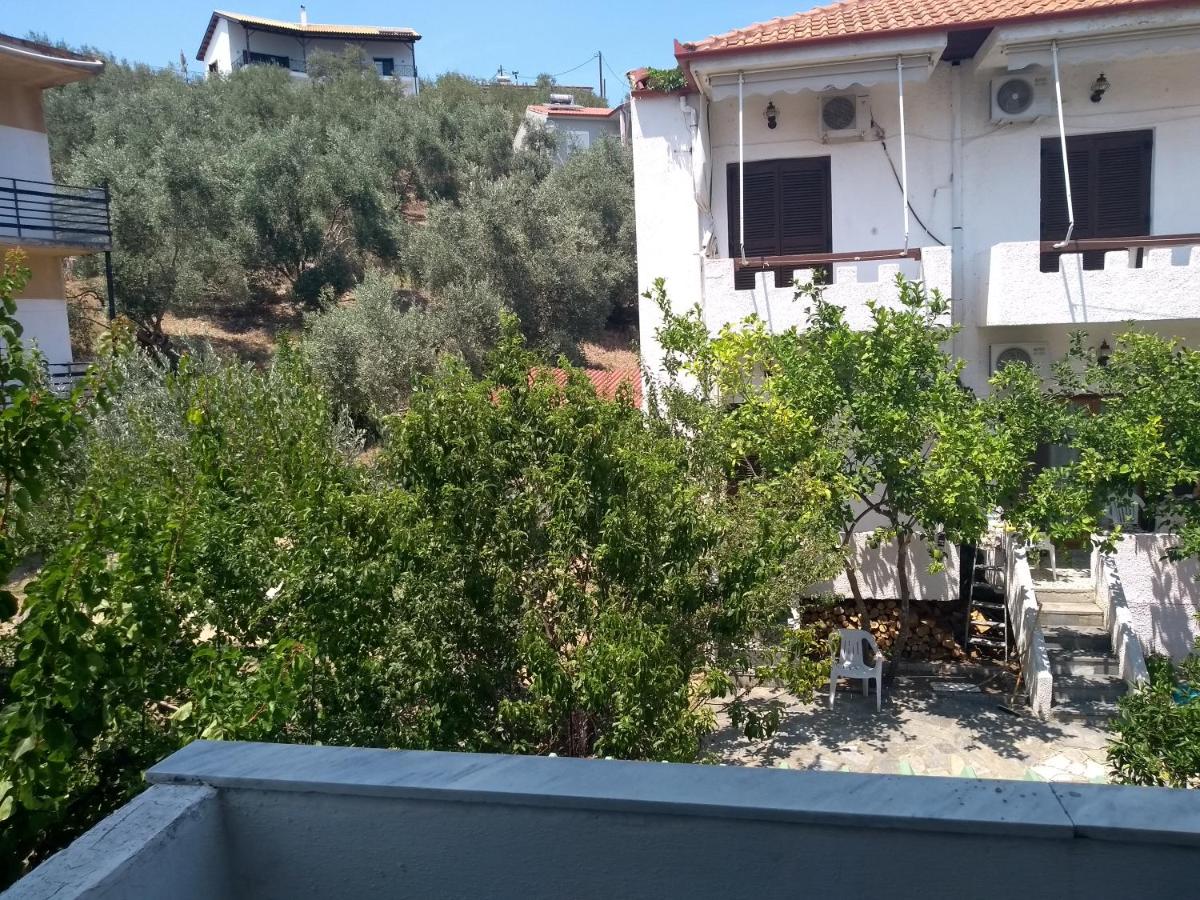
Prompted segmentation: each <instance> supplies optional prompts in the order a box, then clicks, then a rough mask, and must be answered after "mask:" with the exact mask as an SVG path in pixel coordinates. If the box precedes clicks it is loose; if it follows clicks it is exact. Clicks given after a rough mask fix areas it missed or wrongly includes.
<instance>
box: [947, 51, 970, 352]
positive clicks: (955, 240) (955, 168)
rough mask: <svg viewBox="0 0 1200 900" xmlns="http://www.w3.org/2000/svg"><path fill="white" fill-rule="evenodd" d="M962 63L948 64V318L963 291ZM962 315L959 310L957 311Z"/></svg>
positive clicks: (955, 346)
mask: <svg viewBox="0 0 1200 900" xmlns="http://www.w3.org/2000/svg"><path fill="white" fill-rule="evenodd" d="M962 117H963V112H962V66H961V65H959V64H958V62H957V61H956V62H954V63H953V64H952V65H951V67H950V123H951V124H950V307H951V308H950V320H951V321H952V322H953V321H954V319H955V316H954V304H955V303H958V304H959V308H960V310H962V309H963V298H964V297H965V295H966V285H965V284H964V275H963V268H964V263H965V260H964V259H963V143H962ZM960 315H961V314H960ZM951 349H952V352H953V354H954V357H955V358H956V359H957V358H959V353H958V332H955V333H954V337H953V338H952V339H951Z"/></svg>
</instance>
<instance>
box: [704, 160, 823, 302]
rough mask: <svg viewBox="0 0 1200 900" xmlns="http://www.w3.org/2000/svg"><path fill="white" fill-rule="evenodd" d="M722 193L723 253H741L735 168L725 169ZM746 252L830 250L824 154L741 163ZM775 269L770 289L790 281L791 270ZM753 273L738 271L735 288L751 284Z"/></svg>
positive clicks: (749, 254)
mask: <svg viewBox="0 0 1200 900" xmlns="http://www.w3.org/2000/svg"><path fill="white" fill-rule="evenodd" d="M726 176H727V182H726V183H727V186H728V190H727V191H726V194H725V196H726V197H727V198H728V206H729V256H730V257H731V258H733V259H737V258H739V257H740V256H741V248H740V247H739V246H738V244H739V240H740V219H739V212H740V210H739V204H738V197H739V196H740V195H739V191H738V187H739V183H740V179H739V171H738V164H737V163H730V164H729V166H728V168H727V170H726ZM745 182H746V204H745V223H746V256H747V257H755V256H784V255H788V254H793V253H830V252H832V251H833V222H832V214H831V206H832V204H831V200H830V179H829V157H828V156H817V157H804V158H801V159H769V160H765V161H760V162H752V163H746V174H745ZM773 271H774V272H775V285H776V287H786V286H787V285H790V284H791V283H792V269H790V268H779V269H775V270H773ZM755 274H756V273H755V272H753V271H745V272H739V273H738V274H737V276H736V278H735V284H736V286H737V288H738V290H748V289H750V288H753V287H754V276H755Z"/></svg>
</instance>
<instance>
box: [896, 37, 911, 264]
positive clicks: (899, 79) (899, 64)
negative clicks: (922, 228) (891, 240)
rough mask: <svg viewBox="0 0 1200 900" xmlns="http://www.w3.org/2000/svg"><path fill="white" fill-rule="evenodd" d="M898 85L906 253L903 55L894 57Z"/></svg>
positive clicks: (906, 144)
mask: <svg viewBox="0 0 1200 900" xmlns="http://www.w3.org/2000/svg"><path fill="white" fill-rule="evenodd" d="M896 80H897V82H898V83H899V86H900V193H901V194H903V195H904V252H905V253H908V142H907V140H906V135H905V133H904V57H902V56H897V57H896Z"/></svg>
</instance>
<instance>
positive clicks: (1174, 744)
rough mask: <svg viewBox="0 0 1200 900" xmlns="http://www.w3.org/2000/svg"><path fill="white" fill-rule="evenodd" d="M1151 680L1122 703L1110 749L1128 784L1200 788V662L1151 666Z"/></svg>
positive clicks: (1152, 662)
mask: <svg viewBox="0 0 1200 900" xmlns="http://www.w3.org/2000/svg"><path fill="white" fill-rule="evenodd" d="M1147 665H1148V667H1149V670H1150V678H1149V680H1148V681H1147V682H1146V683H1145V684H1143V685H1140V686H1138V687H1137V688H1135V689H1134V690H1133V691H1131V692H1130V693H1128V694H1126V695H1125V696H1124V697H1122V698H1121V701H1120V712H1119V714H1118V715H1117V718H1116V719H1115V720H1113V723H1112V726H1111V727H1112V730H1113V731H1114V732H1115V733H1116V737H1114V738H1113V739H1112V740H1111V741H1110V742H1109V745H1108V761H1109V764H1110V765H1111V766H1112V771H1113V775H1114V777H1115V778H1116V780H1117V781H1120V782H1121V783H1122V784H1142V785H1155V786H1158V787H1175V788H1194V787H1200V695H1198V694H1197V692H1198V691H1200V656H1197V655H1193V656H1192V657H1191V658H1189V659H1188V660H1187V661H1185V662H1184V663H1182V664H1181V665H1180V666H1178V667H1176V666H1175V665H1173V664H1172V663H1171V661H1170V660H1169V659H1166V658H1163V657H1153V658H1151V659H1149V660H1147Z"/></svg>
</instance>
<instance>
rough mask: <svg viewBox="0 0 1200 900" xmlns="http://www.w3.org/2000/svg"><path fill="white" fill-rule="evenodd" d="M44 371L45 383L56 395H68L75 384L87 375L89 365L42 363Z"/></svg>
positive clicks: (79, 363)
mask: <svg viewBox="0 0 1200 900" xmlns="http://www.w3.org/2000/svg"><path fill="white" fill-rule="evenodd" d="M42 365H43V366H44V367H45V369H46V383H47V384H49V386H50V390H52V391H54V393H56V394H69V393H71V389H72V388H73V387H75V384H76V383H77V382H78V381H79V380H80V379H82V378H83V376H84V375H86V374H87V370H88V367H89V366H90V363H84V362H69V363H43V364H42Z"/></svg>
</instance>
